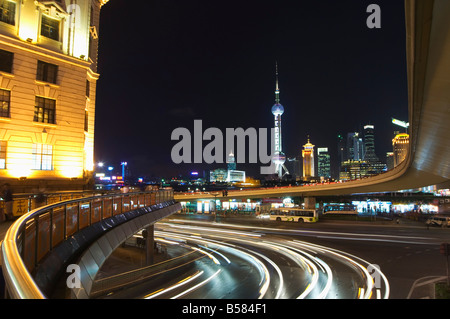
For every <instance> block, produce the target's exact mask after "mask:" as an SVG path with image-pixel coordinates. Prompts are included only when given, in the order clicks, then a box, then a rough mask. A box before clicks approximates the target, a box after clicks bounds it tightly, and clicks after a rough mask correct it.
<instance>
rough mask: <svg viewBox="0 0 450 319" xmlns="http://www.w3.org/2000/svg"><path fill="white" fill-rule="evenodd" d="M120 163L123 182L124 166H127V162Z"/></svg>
mask: <svg viewBox="0 0 450 319" xmlns="http://www.w3.org/2000/svg"><path fill="white" fill-rule="evenodd" d="M120 165H122V180H123V182H124V183H125V166H127V165H128V163H127V162H122V163H120Z"/></svg>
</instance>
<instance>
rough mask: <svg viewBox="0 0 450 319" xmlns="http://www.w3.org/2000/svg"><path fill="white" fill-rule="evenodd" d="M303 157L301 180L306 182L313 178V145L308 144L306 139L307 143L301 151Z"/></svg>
mask: <svg viewBox="0 0 450 319" xmlns="http://www.w3.org/2000/svg"><path fill="white" fill-rule="evenodd" d="M302 157H303V179H304V180H308V179H310V178H311V177H314V176H315V175H314V145H313V144H311V143H310V141H309V138H308V143H306V144H305V145H303V150H302Z"/></svg>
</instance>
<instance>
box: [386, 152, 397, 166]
mask: <svg viewBox="0 0 450 319" xmlns="http://www.w3.org/2000/svg"><path fill="white" fill-rule="evenodd" d="M386 166H387V169H388V170H390V169H393V168H394V167H395V166H394V152H387V153H386Z"/></svg>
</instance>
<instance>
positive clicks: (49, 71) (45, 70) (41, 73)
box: [36, 61, 58, 84]
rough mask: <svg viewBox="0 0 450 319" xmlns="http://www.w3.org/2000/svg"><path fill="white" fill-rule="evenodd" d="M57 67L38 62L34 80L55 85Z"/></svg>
mask: <svg viewBox="0 0 450 319" xmlns="http://www.w3.org/2000/svg"><path fill="white" fill-rule="evenodd" d="M57 75H58V66H57V65H54V64H50V63H47V62H42V61H38V65H37V74H36V80H39V81H45V82H50V83H54V84H56V77H57Z"/></svg>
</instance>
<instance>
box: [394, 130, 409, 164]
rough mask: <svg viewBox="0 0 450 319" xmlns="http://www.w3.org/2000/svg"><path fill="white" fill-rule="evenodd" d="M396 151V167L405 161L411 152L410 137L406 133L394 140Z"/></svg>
mask: <svg viewBox="0 0 450 319" xmlns="http://www.w3.org/2000/svg"><path fill="white" fill-rule="evenodd" d="M392 147H393V149H394V152H393V153H394V167H396V166H397V165H399V164H400V163H401V162H403V161H404V159H405V158H406V155H407V154H408V150H409V135H408V134H406V133H400V134H397V135H396V136H395V137H394V139H393V140H392Z"/></svg>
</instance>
